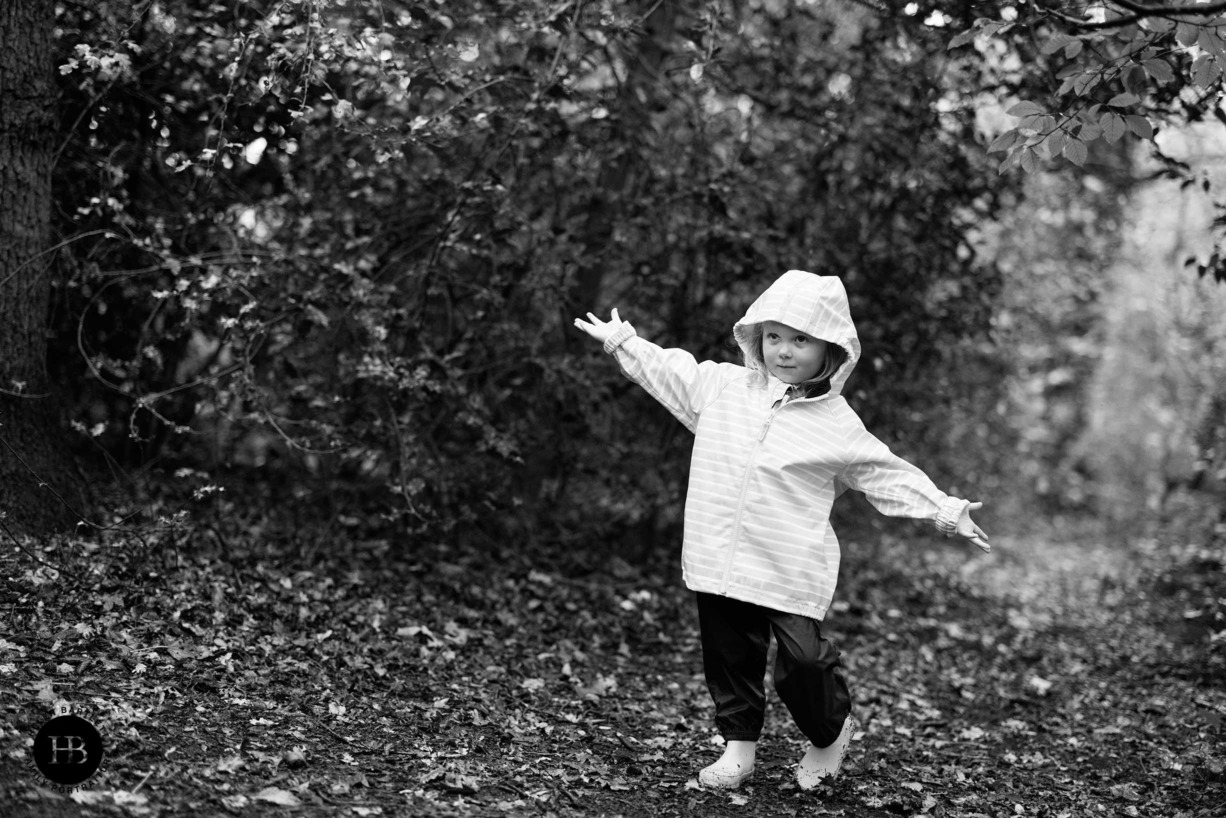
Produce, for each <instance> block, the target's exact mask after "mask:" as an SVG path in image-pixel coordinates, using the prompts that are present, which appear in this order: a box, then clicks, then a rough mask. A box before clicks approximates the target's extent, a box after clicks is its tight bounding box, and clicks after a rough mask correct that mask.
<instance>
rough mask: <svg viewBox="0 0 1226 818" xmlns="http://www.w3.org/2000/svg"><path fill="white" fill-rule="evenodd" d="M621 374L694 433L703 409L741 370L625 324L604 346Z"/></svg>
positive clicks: (733, 365)
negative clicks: (661, 341)
mask: <svg viewBox="0 0 1226 818" xmlns="http://www.w3.org/2000/svg"><path fill="white" fill-rule="evenodd" d="M604 350H605V352H608V353H609V354H610V355H612V356H613V357H614V358H615V359H616V360H617V365H618V366H619V367H621V371H622V374H623V375H625V376H626V377H627V378H629V379H630V380H632V381H634V382H635V383H637V384H638V385H639V386H641V387H643V389H645V390H647V393H648V394H649V395H651V396H652V397H653V398H655V399H656V400H657V401H659V402H660V403H661V404H662V405H663V406H664V408H666V409H668V411H669V412H671V413H672V414H673V416H674V417H675V418H677V420H679V421H681V422H682V423H683V424H685V427H686V428H687V429H689V430H690V431H691V432H693V431H694V430H695V429H696V428H697V426H698V416H699V415H700V414H702V410H703V409H705V408H706V407H707V406H709V405H710V404H711V402H712V401H714V400H715V398H716V397H718V395H719V393H720V390H722V389H723V388H724V386H726V385H727V384H728V383H729V381H731V380H732V378H733V377H735V376H736V375H737V374H739V373H740V372H741V370H742V367H738V366H736V365H735V364H720V363H715V362H714V361H702V362H699V361H698V360H697V359H695V358H694V356H693V355H691V354H690V353H688V352H686V351H685V350H682V349H664V348H662V347H660V346H657V345H656V344H653V343H651V342H650V341H648V340H646V339H644V338H639V337H638V336H637V335H635V333H634V328H633V327H631V326H630V325H629V324H624V325H623V326H622V329H621V331H620V332H618V333H617V334H615V335H614V336H613V337H611V338H609V340H608V341H606V342H605V345H604Z"/></svg>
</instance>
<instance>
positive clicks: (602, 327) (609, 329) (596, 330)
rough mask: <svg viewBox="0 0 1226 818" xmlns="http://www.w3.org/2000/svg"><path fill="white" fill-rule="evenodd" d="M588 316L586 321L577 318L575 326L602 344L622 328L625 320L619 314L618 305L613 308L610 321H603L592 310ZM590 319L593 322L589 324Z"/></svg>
mask: <svg viewBox="0 0 1226 818" xmlns="http://www.w3.org/2000/svg"><path fill="white" fill-rule="evenodd" d="M587 318H588V320H587V321H584V320H583V319H582V318H576V319H575V326H576V327H578V328H579V329H581V330H583V331H584V332H586V333H587V334H588V335H590V336H592V337H593V338H595V339H596V340H597V341H599V342H600V343H602V344H603V343H604V342H605V341H607V340H608V339H609V336H611V335H612V334H613V333H615V332H617V331H618V330H619V329H621V328H622V323H623V321H622V319H621V318H620V317H619V316H618V314H617V307H614V308H613V312H612V313H610V316H609V320H608V321H601V320H600V319H599V318H597V317H596V316H594V315H592V314H591V313H590V312H589V313H588V314H587ZM588 321H590V322H591V323H590V324H589V323H588Z"/></svg>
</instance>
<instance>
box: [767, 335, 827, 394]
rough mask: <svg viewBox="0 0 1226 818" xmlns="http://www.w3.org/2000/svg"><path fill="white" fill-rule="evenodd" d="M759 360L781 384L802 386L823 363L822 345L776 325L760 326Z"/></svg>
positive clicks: (824, 344)
mask: <svg viewBox="0 0 1226 818" xmlns="http://www.w3.org/2000/svg"><path fill="white" fill-rule="evenodd" d="M762 358H763V360H765V361H766V368H767V370H768V371H769V372H770V373H771V374H772V375H774V376H775V377H776V378H778V379H779V380H781V381H783V382H784V383H802V382H803V381H807V380H809V379H810V378H812V377H814V376H815V375H817V372H818V370H819V369H821V368H822V363H823V362H824V361H825V360H826V342H825V341H823V340H821V339H820V338H813V337H811V336H808V335H805V334H804V333H803V332H801V331H800V330H798V329H793V328H792V327H789V326H788V325H787V324H780V323H779V322H778V321H764V322H763V323H762Z"/></svg>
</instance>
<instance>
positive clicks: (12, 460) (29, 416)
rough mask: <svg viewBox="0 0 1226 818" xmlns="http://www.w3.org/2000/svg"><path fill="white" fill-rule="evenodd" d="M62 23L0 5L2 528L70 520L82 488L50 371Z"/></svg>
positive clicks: (25, 0)
mask: <svg viewBox="0 0 1226 818" xmlns="http://www.w3.org/2000/svg"><path fill="white" fill-rule="evenodd" d="M54 22H55V4H54V2H52V0H4V1H3V2H0V514H2V515H3V519H2V520H0V522H3V524H4V527H3V528H0V532H3V531H4V530H5V529H7V530H8V531H10V532H20V533H26V534H38V533H43V532H47V531H49V530H51V529H52V528H54V527H57V526H58V525H61V524H63V523H66V522H68V521H69V520H70V519H71V514H70V513H69V511H68V509H67V508H66V506H65V503H64V502H62V501H61V500H60V497H67V496H68V495H67V494H66V492H69V491H71V488H70V487H72V486H73V484H74V483H75V480H74V479H73V475H74V474H75V471H74V469H73V468H72V459H71V457H70V455H69V452H68V447H67V445H66V444H65V443H64V438H63V435H62V434H61V426H60V422H59V421H60V418H59V412H58V404H57V402H56V400H55V397H54V395H53V392H54V390H53V385H52V384H51V383H50V382H49V379H48V377H47V367H46V356H47V320H48V304H49V301H50V296H51V281H50V277H49V271H50V260H51V253H50V252H49V246H50V237H51V169H52V163H53V153H54V151H55V135H56V127H55V108H56V106H55V102H56V89H55V83H54V74H53V71H54V68H53V63H52V28H53V25H54ZM57 495H59V497H57Z"/></svg>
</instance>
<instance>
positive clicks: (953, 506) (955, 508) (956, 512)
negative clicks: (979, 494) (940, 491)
mask: <svg viewBox="0 0 1226 818" xmlns="http://www.w3.org/2000/svg"><path fill="white" fill-rule="evenodd" d="M970 504H971V501H970V500H963V499H961V498H959V497H949V498H947V499H946V500H945V502H943V503H941V508H940V509H939V510H938V511H937V519H936V524H937V530H938V531H940V532H941V533H942V534H944V535H945V536H946V537H952V536H953V535H954V534H956V533H957V532H958V520H960V519H961V518H962V512H963V511H964V510H965V509H966V507H967V506H969V505H970Z"/></svg>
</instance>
